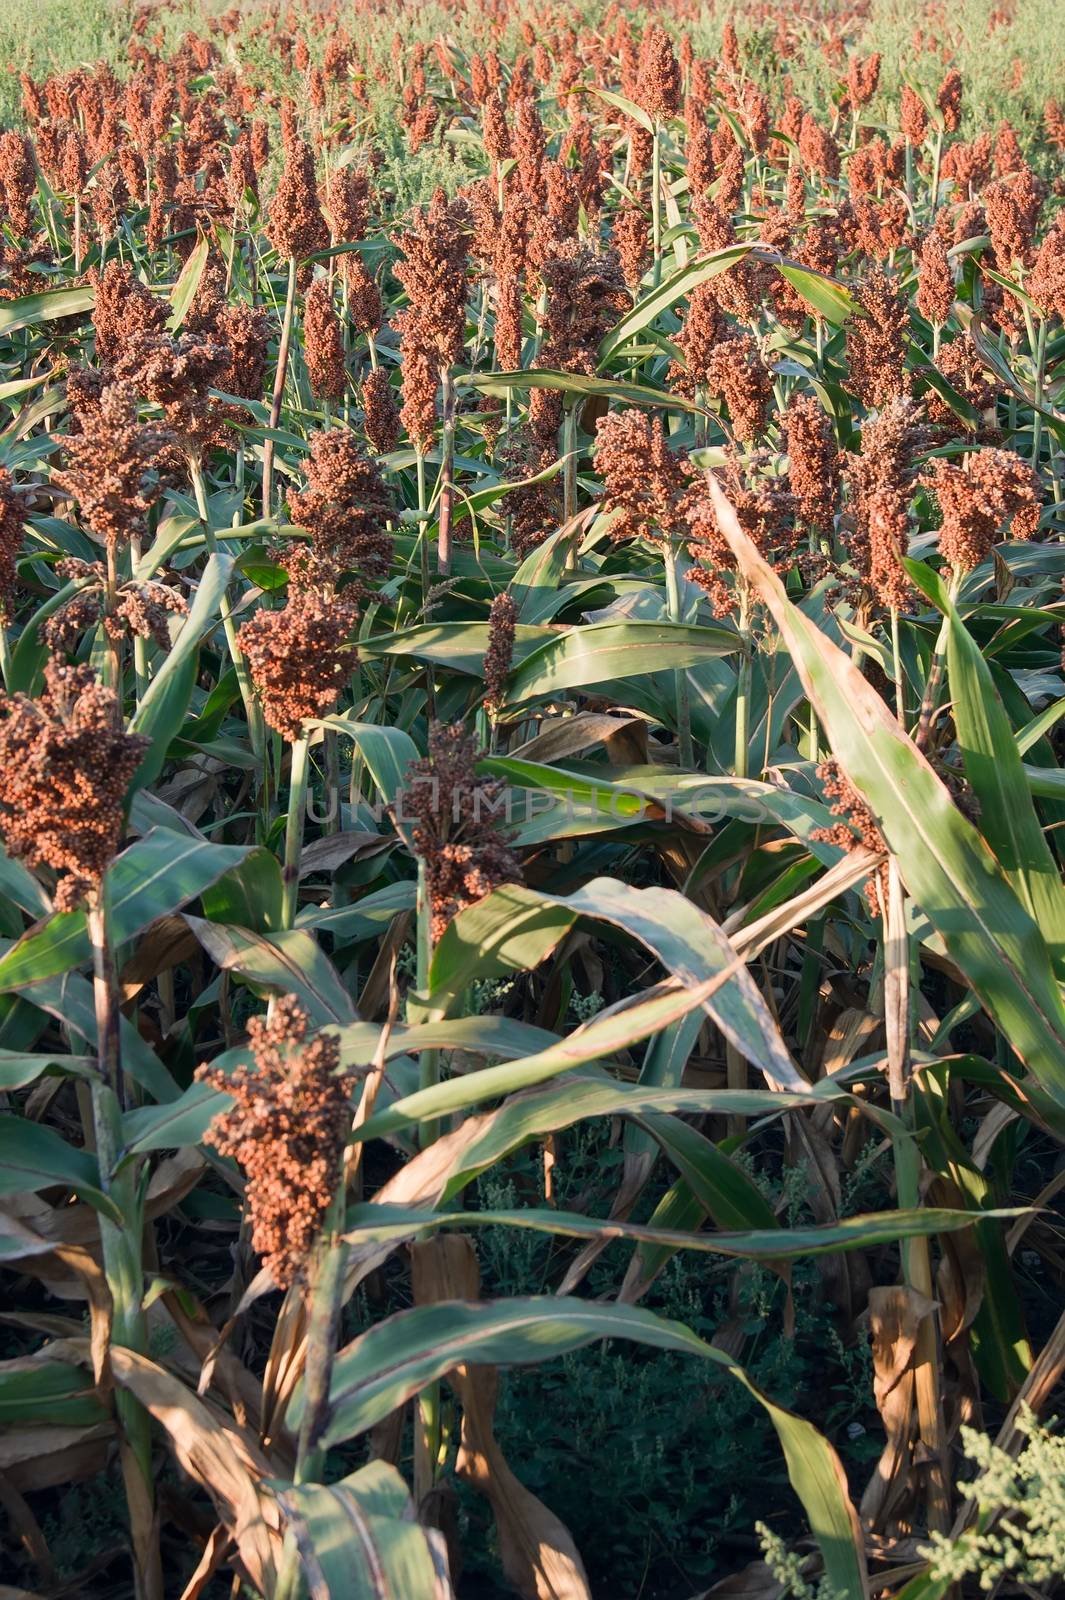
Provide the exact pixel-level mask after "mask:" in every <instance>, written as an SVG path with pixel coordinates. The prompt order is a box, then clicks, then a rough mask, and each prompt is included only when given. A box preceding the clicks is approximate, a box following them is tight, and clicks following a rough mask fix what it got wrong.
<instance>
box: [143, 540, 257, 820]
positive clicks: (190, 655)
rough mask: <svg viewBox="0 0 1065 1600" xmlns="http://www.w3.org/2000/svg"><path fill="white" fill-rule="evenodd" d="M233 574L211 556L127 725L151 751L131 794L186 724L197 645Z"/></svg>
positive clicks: (229, 561) (153, 772)
mask: <svg viewBox="0 0 1065 1600" xmlns="http://www.w3.org/2000/svg"><path fill="white" fill-rule="evenodd" d="M232 571H233V558H232V557H231V556H224V555H213V556H211V558H210V559H209V561H208V562H207V565H206V567H205V568H204V571H203V576H202V578H201V579H200V581H199V584H198V585H197V588H196V598H195V600H194V601H193V602H192V607H191V609H190V611H189V614H188V616H187V617H186V618H185V622H184V624H183V626H182V629H181V632H180V633H179V634H178V636H177V639H176V640H175V642H174V644H173V645H172V646H171V649H170V651H169V653H168V655H167V657H166V660H165V661H164V662H163V665H162V666H161V667H160V669H159V671H158V672H157V673H156V675H155V677H154V678H153V679H152V681H151V683H150V684H149V685H148V688H147V690H146V692H145V694H144V697H143V699H142V700H141V703H140V705H139V706H138V707H137V710H136V712H135V713H134V716H133V719H132V721H131V722H130V728H131V730H132V732H134V733H144V734H147V736H148V737H149V738H150V739H151V741H152V746H151V749H150V750H148V751H147V752H146V754H145V757H144V760H143V761H142V762H141V764H140V766H139V767H138V768H137V771H136V773H135V774H134V777H133V787H134V788H135V789H139V788H143V787H145V786H146V785H147V784H150V783H153V782H154V781H155V779H156V778H157V777H158V775H159V773H160V772H161V771H162V769H163V763H164V761H165V760H166V752H167V749H168V747H169V745H170V741H171V739H173V738H174V737H175V736H176V734H177V732H178V730H179V728H180V727H181V724H182V723H183V722H184V720H185V713H186V711H187V710H188V705H189V698H190V696H191V693H192V688H193V685H194V683H195V681H196V652H197V650H198V648H199V644H200V640H201V639H202V638H203V636H204V634H205V633H206V632H207V631H208V629H209V627H210V626H211V624H212V623H213V622H214V621H215V619H216V617H217V616H218V607H219V602H220V601H221V599H222V596H223V594H224V593H225V589H226V585H227V583H228V582H229V578H230V575H231V573H232Z"/></svg>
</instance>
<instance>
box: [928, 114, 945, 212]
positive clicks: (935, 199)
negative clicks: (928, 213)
mask: <svg viewBox="0 0 1065 1600" xmlns="http://www.w3.org/2000/svg"><path fill="white" fill-rule="evenodd" d="M942 160H943V129H942V128H937V129H936V143H935V148H934V150H933V152H932V195H931V201H932V215H933V216H935V214H936V208H937V207H938V205H939V168H940V164H941V162H942Z"/></svg>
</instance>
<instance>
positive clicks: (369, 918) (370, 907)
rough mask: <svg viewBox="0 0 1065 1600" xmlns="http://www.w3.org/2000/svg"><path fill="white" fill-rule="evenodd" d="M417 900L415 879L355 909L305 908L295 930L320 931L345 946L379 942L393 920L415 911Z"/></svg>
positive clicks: (388, 888)
mask: <svg viewBox="0 0 1065 1600" xmlns="http://www.w3.org/2000/svg"><path fill="white" fill-rule="evenodd" d="M416 900H417V886H416V884H415V883H414V881H413V879H408V880H406V881H405V882H403V883H389V884H386V886H385V887H384V888H383V889H376V890H375V891H374V893H373V894H368V895H364V896H363V898H362V899H361V900H356V902H355V904H354V905H350V906H326V907H323V906H306V907H305V908H304V910H302V911H301V912H300V914H299V916H298V917H297V918H296V926H297V927H298V928H317V929H318V931H319V932H320V933H329V934H332V936H333V937H334V939H340V940H341V941H342V942H343V943H345V944H357V943H358V942H359V940H360V939H372V938H380V937H381V935H382V934H383V933H384V931H385V929H386V928H387V927H388V925H389V923H390V922H391V921H392V919H393V917H397V916H399V915H400V914H401V913H402V912H404V911H413V910H414V907H415V902H416Z"/></svg>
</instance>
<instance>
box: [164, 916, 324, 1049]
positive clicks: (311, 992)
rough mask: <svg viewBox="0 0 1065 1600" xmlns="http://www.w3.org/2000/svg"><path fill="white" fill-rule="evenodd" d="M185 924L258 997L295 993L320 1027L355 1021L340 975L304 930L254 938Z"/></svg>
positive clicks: (244, 931)
mask: <svg viewBox="0 0 1065 1600" xmlns="http://www.w3.org/2000/svg"><path fill="white" fill-rule="evenodd" d="M185 921H186V922H187V923H188V925H189V927H190V928H191V929H192V931H193V933H194V934H195V935H196V937H197V939H198V940H199V941H200V943H201V944H202V945H203V948H204V949H205V950H206V951H207V954H208V955H209V956H210V957H211V960H212V961H214V962H215V964H216V965H217V966H219V967H221V968H222V970H223V972H236V973H238V974H239V975H240V976H241V977H242V978H243V979H244V980H245V981H246V982H247V983H249V984H250V985H251V987H252V989H253V990H255V991H256V992H257V993H269V992H270V991H274V992H277V993H281V994H295V995H298V996H299V998H300V1000H302V1001H303V1004H304V1005H305V1006H306V1008H307V1011H308V1012H309V1014H310V1016H311V1018H312V1019H313V1021H314V1022H315V1023H317V1024H319V1025H321V1024H324V1023H330V1022H351V1021H352V1020H353V1018H354V1016H355V1007H354V1005H353V1004H352V1001H351V996H350V995H349V994H348V992H347V990H346V989H345V988H344V985H343V983H342V982H341V979H340V975H339V974H338V972H337V971H336V969H335V968H334V966H333V964H332V962H331V961H329V959H328V958H327V957H326V956H325V955H323V953H322V951H321V950H320V949H319V948H318V945H317V944H316V943H315V941H314V939H313V938H312V937H311V935H310V934H309V933H307V932H306V931H305V930H304V929H302V928H294V929H292V930H291V931H289V932H286V933H275V934H272V935H271V936H270V937H269V938H268V937H267V936H266V935H265V934H261V933H253V932H252V931H251V930H250V929H249V928H237V927H234V926H232V925H226V926H223V925H222V924H220V923H216V922H206V921H204V920H202V919H201V918H200V917H190V916H186V917H185Z"/></svg>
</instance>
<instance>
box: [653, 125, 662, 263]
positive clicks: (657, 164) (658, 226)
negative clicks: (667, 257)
mask: <svg viewBox="0 0 1065 1600" xmlns="http://www.w3.org/2000/svg"><path fill="white" fill-rule="evenodd" d="M661 137H662V129H661V125H660V124H659V122H658V120H657V118H656V119H655V126H654V133H653V134H652V143H651V256H652V266H651V271H652V276H651V282H652V285H653V286H654V287H655V288H657V287H658V285H659V284H660V283H661V281H662V210H661V206H662V195H661V188H662V146H661V142H660V141H661Z"/></svg>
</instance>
